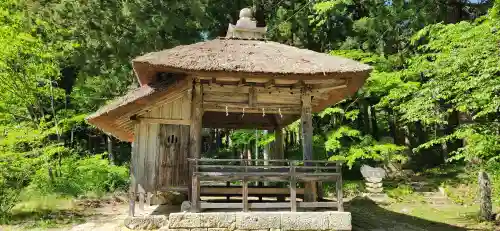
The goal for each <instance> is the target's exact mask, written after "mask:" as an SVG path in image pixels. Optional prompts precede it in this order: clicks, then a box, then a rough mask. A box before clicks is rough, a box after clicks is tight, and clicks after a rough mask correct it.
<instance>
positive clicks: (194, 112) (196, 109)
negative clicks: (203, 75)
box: [189, 82, 203, 158]
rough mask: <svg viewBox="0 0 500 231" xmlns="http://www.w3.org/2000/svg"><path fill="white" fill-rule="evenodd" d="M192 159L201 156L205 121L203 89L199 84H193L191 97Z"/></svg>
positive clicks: (190, 132) (190, 130)
mask: <svg viewBox="0 0 500 231" xmlns="http://www.w3.org/2000/svg"><path fill="white" fill-rule="evenodd" d="M191 97H192V98H191V124H190V129H189V134H190V139H189V140H190V150H189V151H190V157H191V158H200V156H201V128H202V119H203V89H202V85H201V84H200V83H199V82H195V83H194V84H193V91H192V96H191Z"/></svg>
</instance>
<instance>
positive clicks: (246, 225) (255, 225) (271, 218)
mask: <svg viewBox="0 0 500 231" xmlns="http://www.w3.org/2000/svg"><path fill="white" fill-rule="evenodd" d="M280 221H281V213H280V212H264V213H255V212H254V213H237V214H236V228H237V229H251V230H258V229H271V228H272V229H279V228H280V226H281V222H280Z"/></svg>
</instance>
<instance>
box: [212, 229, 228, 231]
mask: <svg viewBox="0 0 500 231" xmlns="http://www.w3.org/2000/svg"><path fill="white" fill-rule="evenodd" d="M228 230H229V229H227V228H208V231H228Z"/></svg>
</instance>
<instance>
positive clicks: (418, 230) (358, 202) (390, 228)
mask: <svg viewBox="0 0 500 231" xmlns="http://www.w3.org/2000/svg"><path fill="white" fill-rule="evenodd" d="M347 210H348V211H350V212H351V214H352V225H353V231H462V230H463V231H466V230H482V229H470V228H464V227H458V226H454V225H450V224H446V223H440V222H435V221H429V220H425V219H422V218H418V217H415V216H411V215H407V214H403V213H397V212H394V211H390V210H387V209H385V208H383V207H381V206H379V205H377V204H376V203H375V202H373V201H371V200H368V199H364V198H355V199H353V200H352V201H351V202H350V203H349V205H347ZM457 222H458V221H457Z"/></svg>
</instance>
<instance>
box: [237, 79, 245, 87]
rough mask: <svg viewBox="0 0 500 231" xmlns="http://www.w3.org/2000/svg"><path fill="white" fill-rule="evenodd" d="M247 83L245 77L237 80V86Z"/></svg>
mask: <svg viewBox="0 0 500 231" xmlns="http://www.w3.org/2000/svg"><path fill="white" fill-rule="evenodd" d="M246 83H247V81H246V80H245V79H243V78H242V79H240V81H239V82H238V84H237V86H238V87H243V86H245V84H246Z"/></svg>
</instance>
